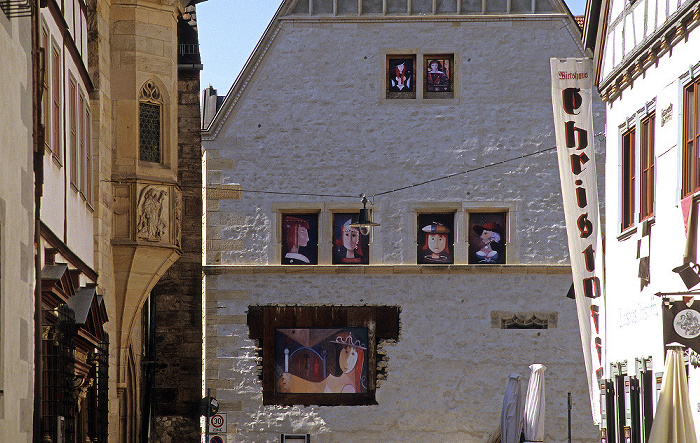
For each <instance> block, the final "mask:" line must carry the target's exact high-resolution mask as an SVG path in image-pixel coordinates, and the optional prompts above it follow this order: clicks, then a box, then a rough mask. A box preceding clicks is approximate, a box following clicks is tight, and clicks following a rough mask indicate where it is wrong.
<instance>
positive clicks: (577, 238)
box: [550, 58, 605, 424]
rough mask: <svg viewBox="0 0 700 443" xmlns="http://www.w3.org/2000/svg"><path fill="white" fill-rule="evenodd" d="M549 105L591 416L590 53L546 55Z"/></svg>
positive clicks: (596, 284)
mask: <svg viewBox="0 0 700 443" xmlns="http://www.w3.org/2000/svg"><path fill="white" fill-rule="evenodd" d="M550 67H551V72H552V107H553V111H554V128H555V132H556V139H557V154H558V157H559V177H560V179H561V191H562V196H563V199H564V213H565V218H566V233H567V237H568V239H569V255H570V258H571V272H572V276H573V280H574V291H575V293H576V308H577V311H578V320H579V329H580V331H581V344H582V347H583V356H584V360H585V363H586V374H587V376H588V388H589V394H590V399H591V412H592V414H593V421H594V422H595V423H596V424H600V392H599V386H600V380H601V379H602V378H603V376H604V375H605V369H604V368H605V364H604V357H603V356H604V355H605V347H604V345H605V343H604V341H603V339H604V337H605V335H604V331H603V327H604V325H605V312H604V307H605V304H604V299H605V295H604V293H603V287H604V286H603V242H602V235H601V233H600V218H599V215H598V183H597V177H596V161H595V147H594V144H593V142H594V132H593V106H592V96H593V95H592V87H593V73H592V69H591V67H592V65H591V59H573V58H571V59H564V60H561V59H556V58H552V59H550Z"/></svg>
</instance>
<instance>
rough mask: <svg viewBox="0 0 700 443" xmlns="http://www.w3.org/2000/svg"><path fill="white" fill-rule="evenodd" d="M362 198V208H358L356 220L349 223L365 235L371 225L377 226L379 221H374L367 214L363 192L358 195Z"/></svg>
mask: <svg viewBox="0 0 700 443" xmlns="http://www.w3.org/2000/svg"><path fill="white" fill-rule="evenodd" d="M360 197H361V198H362V209H360V214H359V215H358V217H357V222H355V223H350V226H352V227H354V228H357V229H359V231H360V234H362V235H367V234H369V230H370V228H371V227H372V226H379V223H374V222H373V221H372V218H371V217H370V216H369V209H367V197H366V196H365V194H362V195H360Z"/></svg>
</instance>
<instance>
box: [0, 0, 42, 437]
mask: <svg viewBox="0 0 700 443" xmlns="http://www.w3.org/2000/svg"><path fill="white" fill-rule="evenodd" d="M11 6H15V7H11ZM29 12H30V11H29V10H28V9H26V8H25V9H24V10H22V9H20V8H16V5H12V2H6V3H2V4H0V54H1V55H2V58H3V63H2V66H0V75H2V78H3V79H4V83H5V85H6V88H7V90H6V91H5V93H4V94H2V97H1V98H0V120H1V121H2V122H3V129H2V131H0V153H2V158H3V161H2V162H1V163H0V441H13V442H19V443H29V442H31V441H32V435H33V433H32V418H33V417H32V414H31V411H32V404H33V402H34V392H35V391H34V375H33V374H34V372H33V369H34V333H33V331H34V301H33V300H34V297H33V290H34V288H35V285H34V281H35V276H34V262H33V247H32V245H33V243H34V214H35V212H34V193H33V189H34V174H33V152H34V150H33V143H34V138H33V137H32V133H33V127H34V121H33V117H34V115H33V112H32V103H33V94H32V91H33V88H32V84H33V78H32V74H33V71H32V63H31V61H32V35H31V17H30V16H29ZM20 189H21V191H20Z"/></svg>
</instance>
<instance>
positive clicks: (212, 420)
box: [209, 412, 226, 434]
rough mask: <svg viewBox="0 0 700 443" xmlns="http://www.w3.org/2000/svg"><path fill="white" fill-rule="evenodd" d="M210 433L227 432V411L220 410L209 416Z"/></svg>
mask: <svg viewBox="0 0 700 443" xmlns="http://www.w3.org/2000/svg"><path fill="white" fill-rule="evenodd" d="M209 433H210V434H225V433H226V413H225V412H219V413H218V414H214V415H212V416H211V417H209Z"/></svg>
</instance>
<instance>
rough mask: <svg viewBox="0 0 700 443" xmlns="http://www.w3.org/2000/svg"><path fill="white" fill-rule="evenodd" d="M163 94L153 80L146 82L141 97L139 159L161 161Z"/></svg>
mask: <svg viewBox="0 0 700 443" xmlns="http://www.w3.org/2000/svg"><path fill="white" fill-rule="evenodd" d="M162 104H163V101H162V96H161V94H160V91H159V90H158V87H157V86H156V85H155V84H154V83H153V82H150V81H149V82H146V83H145V84H144V85H143V87H142V88H141V94H140V97H139V159H140V160H141V161H147V162H153V163H160V162H161V109H162Z"/></svg>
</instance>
